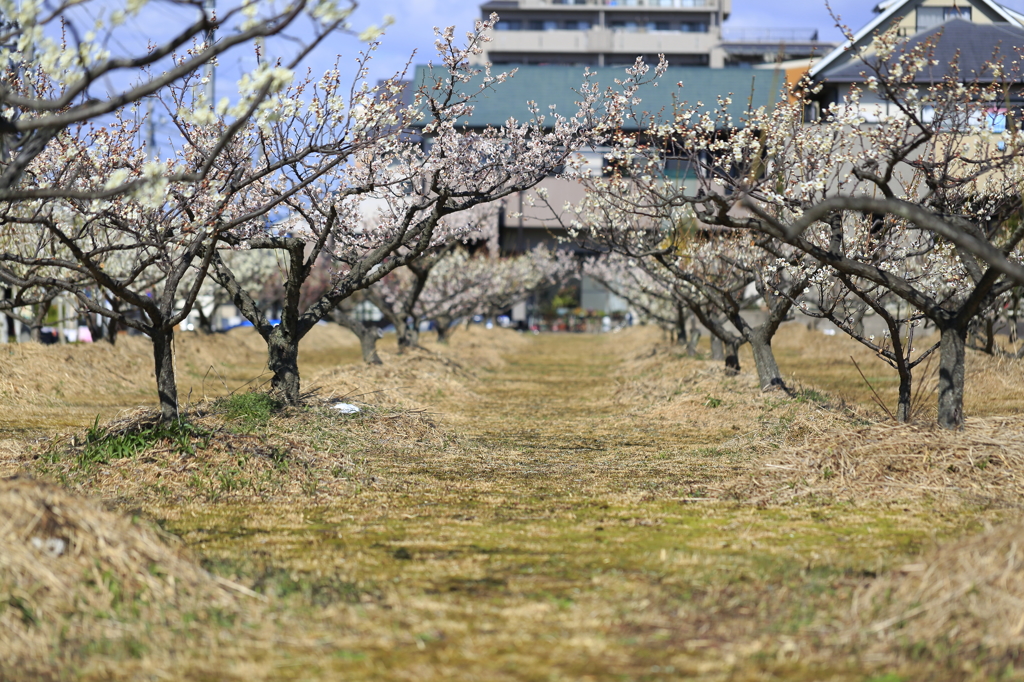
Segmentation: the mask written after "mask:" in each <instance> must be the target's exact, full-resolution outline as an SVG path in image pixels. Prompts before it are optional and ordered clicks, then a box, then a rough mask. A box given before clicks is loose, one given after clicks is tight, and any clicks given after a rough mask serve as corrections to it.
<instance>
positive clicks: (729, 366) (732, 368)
mask: <svg viewBox="0 0 1024 682" xmlns="http://www.w3.org/2000/svg"><path fill="white" fill-rule="evenodd" d="M739 372H740V344H738V343H736V342H735V341H726V342H725V373H726V374H739Z"/></svg>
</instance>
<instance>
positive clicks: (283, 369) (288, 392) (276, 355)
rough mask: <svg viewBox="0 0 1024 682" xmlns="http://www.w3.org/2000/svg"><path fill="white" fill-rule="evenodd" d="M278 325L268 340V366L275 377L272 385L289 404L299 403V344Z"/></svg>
mask: <svg viewBox="0 0 1024 682" xmlns="http://www.w3.org/2000/svg"><path fill="white" fill-rule="evenodd" d="M282 327H283V325H280V324H279V325H277V326H276V327H274V328H273V330H272V331H271V332H270V338H269V339H267V352H268V355H269V362H268V365H269V367H270V371H271V372H273V373H274V377H273V378H272V379H271V380H270V385H271V386H272V387H273V388H274V390H275V391H278V392H279V393H280V394H281V395H282V396H283V397H284V399H285V401H286V402H288V403H289V404H292V405H295V404H297V403H298V402H299V342H298V341H296V340H295V339H293V338H290V337H289V336H288V335H286V334H285V333H284V330H283V328H282Z"/></svg>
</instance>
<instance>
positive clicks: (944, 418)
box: [939, 324, 967, 429]
mask: <svg viewBox="0 0 1024 682" xmlns="http://www.w3.org/2000/svg"><path fill="white" fill-rule="evenodd" d="M939 333H940V337H939V426H941V427H942V428H944V429H959V428H962V427H963V425H964V363H965V361H966V350H965V346H966V343H967V333H966V330H965V329H964V328H963V327H962V326H960V325H955V324H949V325H946V326H943V327H941V329H940V330H939Z"/></svg>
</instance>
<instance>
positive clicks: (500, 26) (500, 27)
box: [494, 19, 523, 31]
mask: <svg viewBox="0 0 1024 682" xmlns="http://www.w3.org/2000/svg"><path fill="white" fill-rule="evenodd" d="M494 29H495V30H496V31H521V30H523V22H521V21H519V20H518V19H511V20H509V21H499V22H498V23H497V24H496V25H495V27H494Z"/></svg>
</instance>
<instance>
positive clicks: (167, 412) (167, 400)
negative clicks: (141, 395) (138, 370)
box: [151, 327, 178, 422]
mask: <svg viewBox="0 0 1024 682" xmlns="http://www.w3.org/2000/svg"><path fill="white" fill-rule="evenodd" d="M151 336H152V339H153V362H154V363H155V369H156V390H157V395H158V396H159V398H160V421H163V422H169V421H172V420H174V419H177V418H178V384H177V383H176V381H175V377H174V329H173V328H171V329H163V328H159V327H155V328H154V329H153V333H152V334H151Z"/></svg>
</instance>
